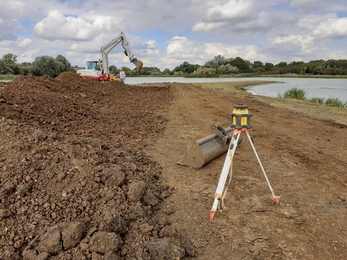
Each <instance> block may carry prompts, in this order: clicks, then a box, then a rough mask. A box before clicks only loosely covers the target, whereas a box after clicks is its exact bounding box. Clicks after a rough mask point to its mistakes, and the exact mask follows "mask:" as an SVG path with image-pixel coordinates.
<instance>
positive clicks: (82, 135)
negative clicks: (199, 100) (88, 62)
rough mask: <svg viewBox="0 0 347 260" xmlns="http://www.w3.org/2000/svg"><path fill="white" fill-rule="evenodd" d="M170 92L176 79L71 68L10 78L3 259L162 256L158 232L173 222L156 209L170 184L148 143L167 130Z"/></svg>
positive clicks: (2, 111)
mask: <svg viewBox="0 0 347 260" xmlns="http://www.w3.org/2000/svg"><path fill="white" fill-rule="evenodd" d="M171 99H172V95H171V94H170V91H169V88H165V87H164V88H163V87H141V86H128V85H126V84H122V83H119V82H106V83H99V82H95V81H93V80H89V79H81V78H80V77H79V76H78V75H77V74H76V73H72V72H69V73H62V74H61V75H60V76H59V77H57V78H55V79H53V78H50V77H48V76H44V77H42V78H39V79H34V78H33V77H26V76H21V77H17V78H16V79H15V80H13V81H12V82H11V83H7V84H6V85H4V88H3V89H1V90H0V120H1V122H0V129H1V132H0V134H1V149H0V167H1V175H0V186H1V189H0V199H1V203H0V220H1V222H0V231H1V233H0V256H1V257H0V258H1V259H22V258H23V259H104V258H105V259H121V258H123V259H135V258H138V259H150V258H152V257H151V254H152V255H154V256H155V255H156V254H159V255H160V250H159V251H158V250H157V249H156V243H155V242H153V241H156V240H158V239H160V238H161V237H163V235H162V234H161V233H162V232H163V229H164V228H165V226H166V225H167V223H166V222H165V221H162V222H160V223H158V222H157V221H156V222H155V221H154V220H153V212H156V211H157V209H158V207H159V205H160V204H161V202H162V201H163V200H164V199H165V198H166V197H168V196H169V195H170V193H171V189H170V187H168V186H166V185H163V184H162V181H161V180H160V178H159V176H160V174H161V168H160V166H159V165H158V164H157V163H156V162H155V161H154V160H153V159H152V158H150V157H149V156H148V155H146V153H145V152H144V150H143V149H144V148H145V147H146V146H148V145H149V144H150V143H151V138H152V137H153V136H156V135H160V134H161V133H162V131H163V129H164V127H165V123H166V119H165V118H163V117H162V116H161V115H160V113H159V111H160V110H161V109H165V108H166V107H167V106H168V104H169V103H170V101H171ZM168 214H169V212H168ZM147 241H152V244H150V243H146V242H147ZM162 243H166V244H168V245H170V247H167V248H171V249H172V250H171V252H167V253H168V254H176V255H177V254H180V252H179V251H180V250H184V249H183V248H184V246H183V248H180V246H181V245H180V244H179V242H177V241H176V243H175V242H173V241H171V240H170V239H169V240H168V239H166V240H164V241H162ZM176 251H177V252H176ZM180 255H181V254H180Z"/></svg>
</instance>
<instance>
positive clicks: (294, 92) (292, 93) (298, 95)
mask: <svg viewBox="0 0 347 260" xmlns="http://www.w3.org/2000/svg"><path fill="white" fill-rule="evenodd" d="M278 98H294V99H299V100H306V101H309V102H312V103H318V104H325V105H329V106H333V107H347V102H342V101H341V100H339V99H337V98H318V97H314V98H310V99H308V98H307V97H306V93H305V91H304V90H302V89H298V88H292V89H289V90H287V91H286V92H284V94H283V95H282V94H278Z"/></svg>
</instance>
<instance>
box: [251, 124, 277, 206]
mask: <svg viewBox="0 0 347 260" xmlns="http://www.w3.org/2000/svg"><path fill="white" fill-rule="evenodd" d="M245 132H246V134H247V137H248V140H249V143H250V144H251V146H252V149H253V151H254V154H255V157H257V160H258V163H259V165H260V168H261V170H262V172H263V174H264V177H265V180H266V182H267V185H268V186H269V189H270V192H271V195H272V198H273V200H274V203H275V204H278V203H279V202H280V197H279V196H276V195H275V193H274V191H273V189H272V186H271V184H270V181H269V179H268V177H267V175H266V173H265V170H264V167H263V165H262V163H261V161H260V159H259V156H258V154H257V151H256V150H255V147H254V145H253V142H252V138H251V137H250V136H249V133H248V131H247V130H246V131H245Z"/></svg>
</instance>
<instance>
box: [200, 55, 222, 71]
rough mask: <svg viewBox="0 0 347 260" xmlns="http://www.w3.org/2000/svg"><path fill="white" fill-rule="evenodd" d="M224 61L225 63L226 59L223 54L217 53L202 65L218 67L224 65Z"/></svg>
mask: <svg viewBox="0 0 347 260" xmlns="http://www.w3.org/2000/svg"><path fill="white" fill-rule="evenodd" d="M226 63H227V60H226V59H225V58H224V57H223V56H221V55H217V56H215V57H213V59H212V60H209V61H207V62H206V63H205V65H204V67H205V68H214V69H218V67H220V66H222V65H225V64H226Z"/></svg>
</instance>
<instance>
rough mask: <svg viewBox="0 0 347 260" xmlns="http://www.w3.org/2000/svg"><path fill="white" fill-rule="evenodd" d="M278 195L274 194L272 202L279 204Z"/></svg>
mask: <svg viewBox="0 0 347 260" xmlns="http://www.w3.org/2000/svg"><path fill="white" fill-rule="evenodd" d="M280 198H281V197H280V196H275V197H274V203H275V204H276V205H277V204H279V203H280Z"/></svg>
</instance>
